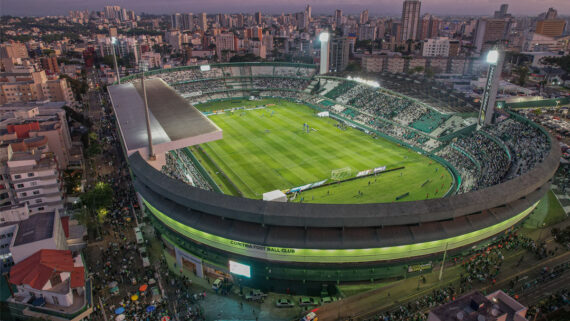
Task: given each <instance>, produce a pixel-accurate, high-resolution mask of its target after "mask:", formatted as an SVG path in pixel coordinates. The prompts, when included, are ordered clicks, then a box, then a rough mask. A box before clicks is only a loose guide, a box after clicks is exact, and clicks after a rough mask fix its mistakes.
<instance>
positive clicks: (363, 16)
mask: <svg viewBox="0 0 570 321" xmlns="http://www.w3.org/2000/svg"><path fill="white" fill-rule="evenodd" d="M367 22H368V9H366V10H364V11H362V12H361V13H360V24H361V25H363V24H365V23H367Z"/></svg>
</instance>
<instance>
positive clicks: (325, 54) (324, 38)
mask: <svg viewBox="0 0 570 321" xmlns="http://www.w3.org/2000/svg"><path fill="white" fill-rule="evenodd" d="M329 39H330V34H329V33H328V32H327V31H323V32H321V34H320V35H319V41H320V42H321V66H320V72H319V73H320V74H321V75H322V74H326V73H327V72H329Z"/></svg>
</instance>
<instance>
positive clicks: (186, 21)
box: [182, 12, 194, 31]
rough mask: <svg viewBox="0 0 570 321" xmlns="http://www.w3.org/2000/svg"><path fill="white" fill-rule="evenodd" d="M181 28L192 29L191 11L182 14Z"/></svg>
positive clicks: (192, 16) (192, 18) (192, 17)
mask: <svg viewBox="0 0 570 321" xmlns="http://www.w3.org/2000/svg"><path fill="white" fill-rule="evenodd" d="M182 30H191V31H192V30H194V14H193V13H192V12H189V13H183V14H182Z"/></svg>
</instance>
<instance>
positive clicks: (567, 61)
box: [540, 55, 570, 73]
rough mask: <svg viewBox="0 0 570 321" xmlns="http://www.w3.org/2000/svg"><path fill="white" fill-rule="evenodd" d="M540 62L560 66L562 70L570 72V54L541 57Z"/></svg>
mask: <svg viewBox="0 0 570 321" xmlns="http://www.w3.org/2000/svg"><path fill="white" fill-rule="evenodd" d="M540 62H541V63H543V64H545V65H549V66H557V67H560V68H561V69H562V70H564V71H566V72H567V73H570V55H566V56H562V57H544V58H542V59H540Z"/></svg>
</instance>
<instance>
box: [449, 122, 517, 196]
mask: <svg viewBox="0 0 570 321" xmlns="http://www.w3.org/2000/svg"><path fill="white" fill-rule="evenodd" d="M455 144H456V145H457V146H458V147H460V148H462V149H463V150H464V151H465V152H467V153H469V154H470V155H471V156H472V157H474V159H475V160H477V161H478V162H479V165H480V166H481V175H480V176H479V179H478V181H477V184H476V185H475V186H474V187H473V189H474V190H478V189H482V188H485V187H489V186H492V185H495V184H498V183H500V182H501V180H502V178H503V177H504V175H505V174H506V173H507V171H508V170H509V168H510V162H509V158H508V157H507V154H506V151H505V150H504V149H503V148H502V147H501V146H500V145H499V144H497V143H496V142H495V141H494V140H492V139H491V138H489V137H487V136H485V135H483V134H481V133H480V132H474V133H473V134H471V135H470V136H467V137H460V138H459V139H458V140H457V142H455Z"/></svg>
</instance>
